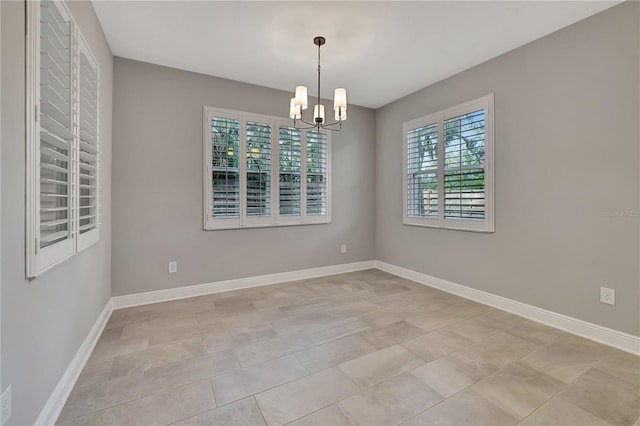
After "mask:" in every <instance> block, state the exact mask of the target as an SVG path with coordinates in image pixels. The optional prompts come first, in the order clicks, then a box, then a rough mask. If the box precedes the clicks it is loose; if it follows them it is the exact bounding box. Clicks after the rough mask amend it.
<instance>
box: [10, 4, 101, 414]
mask: <svg viewBox="0 0 640 426" xmlns="http://www.w3.org/2000/svg"><path fill="white" fill-rule="evenodd" d="M68 5H69V8H70V10H71V12H72V14H73V16H74V18H75V19H76V20H77V22H78V24H79V25H80V29H81V30H82V32H83V34H84V35H85V37H86V38H87V41H88V42H89V44H90V45H91V47H92V50H93V52H94V54H95V56H96V57H97V59H98V62H99V63H100V72H101V75H102V79H101V86H100V91H101V109H102V111H101V117H100V118H101V129H100V134H101V140H100V144H101V155H102V164H101V170H102V176H101V193H100V197H101V199H100V201H101V204H102V211H101V218H100V219H101V231H100V243H99V244H97V245H94V246H93V247H91V248H89V249H87V250H85V251H84V252H82V253H80V254H79V255H76V256H74V257H73V258H71V259H70V260H68V261H67V262H65V263H63V264H61V265H59V266H57V267H55V268H54V269H53V270H51V271H49V272H47V273H45V274H44V275H42V276H41V277H39V278H37V279H36V280H34V281H31V282H28V281H26V280H25V278H24V277H25V255H24V252H25V246H24V233H25V207H24V206H25V125H24V122H25V117H24V108H25V77H24V76H25V62H24V57H25V36H24V34H25V27H24V21H25V18H24V15H25V2H21V1H20V2H18V1H3V2H2V6H1V7H2V36H1V39H2V389H5V388H6V387H7V386H8V385H12V389H13V415H12V417H11V420H10V421H9V423H10V424H13V425H26V424H32V423H33V422H34V421H35V419H36V417H37V416H38V414H39V413H40V411H41V410H42V407H43V406H44V404H45V402H46V400H47V399H48V398H49V395H50V394H51V392H52V391H53V389H54V387H55V385H56V384H57V383H58V380H60V377H61V376H62V374H63V372H64V371H65V369H66V368H67V366H68V365H69V362H70V361H71V359H72V358H73V356H74V355H75V353H76V351H77V350H78V348H79V347H80V344H81V343H82V341H83V340H84V339H85V337H86V336H87V334H88V332H89V330H90V329H91V327H92V326H93V324H94V322H95V320H96V318H97V317H98V315H99V314H100V312H101V311H102V309H103V308H104V306H105V304H106V302H107V300H108V299H109V296H110V292H111V290H110V283H111V276H110V264H111V260H110V257H111V243H110V240H111V213H110V204H111V201H110V196H111V185H110V181H111V104H112V71H113V57H112V55H111V50H110V48H109V46H108V45H107V42H106V39H105V38H104V35H103V33H102V29H101V27H100V25H99V24H98V21H97V18H96V16H95V14H94V11H93V7H92V6H91V4H90V3H89V2H85V1H83V2H68Z"/></svg>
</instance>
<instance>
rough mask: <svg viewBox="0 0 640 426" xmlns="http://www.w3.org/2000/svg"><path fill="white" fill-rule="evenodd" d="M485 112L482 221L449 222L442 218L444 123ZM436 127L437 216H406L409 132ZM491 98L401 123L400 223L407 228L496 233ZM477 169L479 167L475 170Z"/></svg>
mask: <svg viewBox="0 0 640 426" xmlns="http://www.w3.org/2000/svg"><path fill="white" fill-rule="evenodd" d="M479 110H484V112H485V120H484V124H485V155H484V164H483V169H484V194H485V217H484V220H482V221H480V220H465V219H450V218H445V217H444V207H445V188H444V177H445V176H444V175H445V167H444V159H445V155H444V153H445V152H444V122H445V121H446V120H448V119H450V118H454V117H458V116H460V115H464V114H468V113H471V112H475V111H479ZM432 124H437V169H436V170H437V182H438V215H437V217H433V218H430V217H413V216H409V206H408V203H409V196H408V189H409V164H408V163H409V161H408V155H409V152H408V138H407V134H408V132H410V131H412V130H415V129H417V128H420V127H423V126H428V125H432ZM494 150H495V140H494V95H493V94H489V95H486V96H483V97H480V98H477V99H474V100H471V101H468V102H465V103H462V104H460V105H456V106H453V107H450V108H446V109H444V110H441V111H438V112H435V113H433V114H429V115H426V116H423V117H419V118H417V119H414V120H411V121H408V122H405V123H403V125H402V163H403V167H402V172H403V177H402V182H403V186H402V190H403V191H402V193H403V224H404V225H408V226H422V227H429V228H441V229H451V230H459V231H473V232H483V233H493V232H495V214H494V208H495V206H494V196H495V189H494V168H495V167H494ZM478 168H479V167H478Z"/></svg>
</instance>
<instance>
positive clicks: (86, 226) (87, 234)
mask: <svg viewBox="0 0 640 426" xmlns="http://www.w3.org/2000/svg"><path fill="white" fill-rule="evenodd" d="M79 47H80V49H79V68H78V72H79V76H78V77H79V85H78V93H79V94H78V99H79V102H78V103H79V107H80V108H79V133H78V135H79V149H78V159H77V161H78V201H77V202H78V205H77V221H78V233H79V234H80V239H79V244H87V243H92V242H94V241H95V239H96V238H97V227H98V172H99V171H98V155H99V146H98V128H99V127H98V117H99V113H98V111H99V110H98V81H99V80H98V66H97V64H96V62H95V60H94V59H93V57H92V56H91V54H90V53H89V52H88V48H87V46H86V45H85V43H84V41H82V42H81V43H80V45H79ZM92 233H93V234H96V235H91V234H92ZM85 238H86V239H87V240H86V241H85V240H84V239H85Z"/></svg>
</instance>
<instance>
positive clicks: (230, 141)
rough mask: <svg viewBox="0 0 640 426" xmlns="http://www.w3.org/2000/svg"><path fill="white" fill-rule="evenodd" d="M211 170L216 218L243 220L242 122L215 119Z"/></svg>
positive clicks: (211, 120)
mask: <svg viewBox="0 0 640 426" xmlns="http://www.w3.org/2000/svg"><path fill="white" fill-rule="evenodd" d="M210 127H211V129H210V130H211V163H210V165H209V167H210V170H211V176H210V179H211V183H212V199H211V212H210V214H211V215H212V217H213V219H230V218H234V219H238V220H236V221H234V222H233V223H238V224H239V218H240V119H239V118H233V117H212V118H211V119H210Z"/></svg>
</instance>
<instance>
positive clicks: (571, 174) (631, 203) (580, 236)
mask: <svg viewBox="0 0 640 426" xmlns="http://www.w3.org/2000/svg"><path fill="white" fill-rule="evenodd" d="M638 8H639V3H638V2H626V3H623V4H622V5H620V6H617V7H614V8H612V9H609V10H607V11H605V12H603V13H600V14H598V15H595V16H593V17H591V18H588V19H586V20H584V21H581V22H578V23H576V24H574V25H572V26H570V27H567V28H565V29H562V30H560V31H558V32H556V33H553V34H551V35H549V36H547V37H544V38H542V39H539V40H537V41H534V42H532V43H530V44H528V45H526V46H523V47H521V48H518V49H516V50H513V51H511V52H509V53H507V54H505V55H502V56H500V57H498V58H495V59H493V60H490V61H488V62H486V63H483V64H481V65H479V66H476V67H474V68H471V69H469V70H467V71H464V72H462V73H460V74H458V75H455V76H453V77H451V78H449V79H447V80H444V81H441V82H439V83H437V84H434V85H432V86H429V87H427V88H425V89H423V90H421V91H419V92H416V93H414V94H412V95H409V96H407V97H405V98H403V99H400V100H398V101H396V102H393V103H391V104H389V105H386V106H385V107H383V108H381V109H379V110H377V111H376V164H377V167H376V213H377V217H376V256H377V259H379V260H381V261H384V262H389V263H392V264H395V265H399V266H402V267H405V268H408V269H412V270H415V271H418V272H422V273H425V274H429V275H431V276H435V277H438V278H443V279H446V280H450V281H453V282H455V283H459V284H463V285H466V286H470V287H473V288H476V289H479V290H483V291H487V292H490V293H494V294H497V295H500V296H504V297H507V298H510V299H514V300H518V301H521V302H524V303H528V304H531V305H534V306H538V307H541V308H544V309H548V310H551V311H554V312H560V313H562V314H565V315H570V316H573V317H576V318H580V319H583V320H586V321H589V322H592V323H596V324H600V325H603V326H606V327H611V328H613V329H616V330H621V331H624V332H627V333H631V334H634V335H639V334H640V332H639V324H640V320H639V312H640V306H639V301H640V294H639V282H640V278H639V265H638V264H639V259H640V251H639V247H638V242H639V240H638V238H639V235H640V232H639V218H638V217H637V216H635V217H633V216H629V215H627V216H623V217H609V216H607V210H611V211H619V210H633V211H634V212H636V215H637V212H638V209H639V207H640V206H639V198H638V195H639V189H640V188H639V174H638V170H639V150H638V148H639V140H640V135H639V116H640V106H639V84H640V75H639V72H638V65H639V56H638V55H639V50H640V46H639V41H638V40H639V39H640V37H639V35H640V34H639V23H638V16H639V11H638ZM488 93H495V147H496V150H495V152H496V156H495V182H496V192H495V195H496V196H495V198H496V213H495V214H496V216H495V220H496V222H495V223H496V232H495V233H494V234H480V233H472V232H462V231H451V230H439V229H430V228H418V227H410V226H403V225H402V191H401V188H402V148H401V146H402V123H403V122H405V121H408V120H411V119H414V118H416V117H420V116H423V115H427V114H429V113H432V112H436V111H438V110H441V109H443V108H446V107H450V106H454V105H457V104H459V103H462V102H464V101H468V100H471V99H474V98H476V97H479V96H482V95H486V94H488ZM600 286H607V287H613V288H615V289H616V291H617V292H616V296H617V304H616V306H609V305H603V304H601V303H599V287H600Z"/></svg>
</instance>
